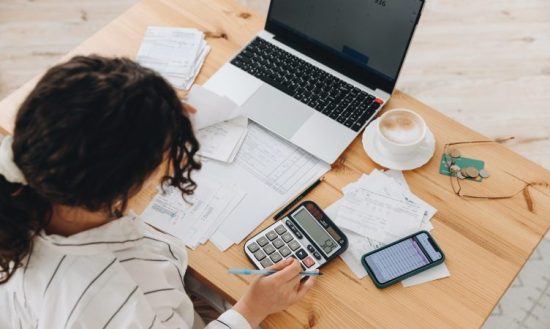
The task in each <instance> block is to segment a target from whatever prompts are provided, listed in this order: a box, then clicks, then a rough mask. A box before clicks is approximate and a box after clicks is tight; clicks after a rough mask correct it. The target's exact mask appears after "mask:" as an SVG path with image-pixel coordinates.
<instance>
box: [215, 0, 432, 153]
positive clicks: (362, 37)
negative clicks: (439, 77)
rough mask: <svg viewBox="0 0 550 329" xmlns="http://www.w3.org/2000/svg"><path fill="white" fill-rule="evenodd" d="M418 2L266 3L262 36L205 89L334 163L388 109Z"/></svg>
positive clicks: (275, 0) (332, 0)
mask: <svg viewBox="0 0 550 329" xmlns="http://www.w3.org/2000/svg"><path fill="white" fill-rule="evenodd" d="M423 5H424V0H398V1H396V0H355V1H353V0H271V4H270V7H269V13H268V16H267V21H266V24H265V28H264V30H263V31H261V32H259V33H258V34H257V35H256V36H255V38H254V39H253V40H252V41H251V42H250V43H249V44H248V45H247V46H246V47H244V48H243V49H242V50H241V51H240V52H239V53H238V54H237V55H236V56H235V57H234V58H232V59H231V60H230V61H229V62H228V63H226V64H224V65H223V66H222V67H221V68H220V70H218V71H217V72H216V73H215V74H214V75H213V76H212V77H211V79H210V80H209V81H208V82H207V83H206V84H205V86H206V87H207V88H209V89H211V90H213V91H215V92H216V93H218V94H220V95H225V96H227V97H229V98H230V99H232V100H234V101H235V102H236V103H237V104H239V105H240V106H241V107H242V109H243V110H244V112H245V114H246V115H247V116H248V117H249V118H250V119H251V120H253V121H255V122H256V123H258V124H260V125H261V126H263V127H265V128H267V129H268V130H270V131H272V132H274V133H275V134H277V135H279V136H281V137H283V138H285V139H287V140H289V141H290V142H292V143H293V144H295V145H297V146H299V147H300V148H302V149H304V150H305V151H307V152H309V153H310V154H312V155H314V156H316V157H318V158H320V159H322V160H324V161H326V162H327V163H333V162H334V161H336V159H337V158H338V157H339V156H340V154H341V153H342V152H343V151H344V150H345V149H346V148H347V147H348V145H349V144H350V143H351V142H352V141H353V139H354V138H355V137H356V136H357V135H358V134H359V133H360V132H361V130H362V129H363V128H364V127H365V126H366V125H367V124H368V123H369V122H370V121H371V120H372V119H373V117H374V116H375V115H376V114H377V113H378V111H380V109H381V108H382V107H383V105H384V104H385V103H387V102H388V100H389V98H390V96H391V94H392V92H393V90H394V87H395V84H396V81H397V77H398V75H399V71H400V69H401V65H402V64H403V61H404V58H405V54H406V53H407V50H408V48H409V45H410V42H411V39H412V35H413V33H414V30H415V27H416V25H417V23H418V20H419V18H420V13H421V11H422V7H423Z"/></svg>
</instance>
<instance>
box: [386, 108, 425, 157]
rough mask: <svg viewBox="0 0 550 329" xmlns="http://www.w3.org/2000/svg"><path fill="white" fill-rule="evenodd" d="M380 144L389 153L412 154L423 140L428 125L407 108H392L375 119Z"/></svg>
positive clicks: (396, 154) (397, 154)
mask: <svg viewBox="0 0 550 329" xmlns="http://www.w3.org/2000/svg"><path fill="white" fill-rule="evenodd" d="M377 122H378V126H377V127H376V128H377V137H378V142H379V144H380V146H381V147H382V148H383V149H384V150H385V151H386V152H388V153H389V154H390V155H395V156H406V155H412V154H413V153H414V152H415V151H416V150H418V147H419V146H420V145H421V144H422V142H424V139H425V138H426V133H427V130H428V127H427V125H426V122H425V121H424V119H423V118H422V117H421V116H420V115H419V114H417V113H416V112H413V111H411V110H408V109H393V110H390V111H387V112H385V113H384V114H383V115H382V116H380V118H379V119H378V120H377Z"/></svg>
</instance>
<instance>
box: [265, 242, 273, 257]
mask: <svg viewBox="0 0 550 329" xmlns="http://www.w3.org/2000/svg"><path fill="white" fill-rule="evenodd" d="M264 251H265V253H266V254H268V255H271V254H272V253H273V252H274V251H275V247H273V246H272V245H270V244H268V245H267V246H265V247H264Z"/></svg>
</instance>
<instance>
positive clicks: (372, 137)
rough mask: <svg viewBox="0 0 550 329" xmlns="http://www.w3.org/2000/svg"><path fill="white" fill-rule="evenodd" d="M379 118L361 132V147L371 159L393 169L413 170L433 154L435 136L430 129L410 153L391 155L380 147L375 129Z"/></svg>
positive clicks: (423, 163)
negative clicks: (416, 147)
mask: <svg viewBox="0 0 550 329" xmlns="http://www.w3.org/2000/svg"><path fill="white" fill-rule="evenodd" d="M379 120H380V119H376V120H374V121H373V122H371V123H370V124H369V125H368V126H367V127H366V128H365V131H364V132H363V148H364V149H365V152H367V155H368V156H369V157H370V158H371V159H372V161H374V162H376V163H378V164H379V165H381V166H382V167H386V168H388V169H395V170H413V169H416V168H419V167H422V166H423V165H425V164H426V163H427V162H428V161H429V160H430V159H431V158H432V156H433V155H434V152H435V137H434V135H433V133H432V132H431V131H430V129H427V130H426V137H425V138H424V141H423V142H422V144H420V145H419V146H418V150H416V151H415V152H414V153H412V154H406V155H392V154H389V153H388V152H387V151H386V150H384V149H383V148H382V146H381V145H380V142H379V141H378V135H377V129H376V127H377V126H378V122H379Z"/></svg>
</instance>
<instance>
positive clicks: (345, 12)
mask: <svg viewBox="0 0 550 329" xmlns="http://www.w3.org/2000/svg"><path fill="white" fill-rule="evenodd" d="M423 5H424V0H271V4H270V6H269V13H268V16H267V22H266V25H265V30H266V31H268V32H270V33H272V34H273V35H274V36H275V37H274V38H275V39H276V40H279V41H281V42H283V43H285V44H286V45H288V46H290V47H292V48H294V49H296V50H298V51H299V52H301V53H303V54H305V55H307V56H309V57H311V58H313V59H315V60H316V61H318V62H321V63H323V64H325V65H327V66H328V67H330V68H332V69H334V70H336V71H338V72H340V73H342V74H344V75H346V76H348V77H350V78H352V79H354V80H356V81H358V82H360V83H362V84H364V85H366V86H367V87H369V88H371V89H373V90H375V89H377V88H378V89H381V90H384V91H385V92H387V93H389V94H391V93H392V91H393V88H394V87H395V83H396V81H397V77H398V75H399V71H400V70H401V66H402V64H403V60H404V59H405V55H406V53H407V50H408V48H409V44H410V42H411V38H412V35H413V33H414V29H415V27H416V25H417V23H418V19H419V18H420V12H421V11H422V7H423Z"/></svg>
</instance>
